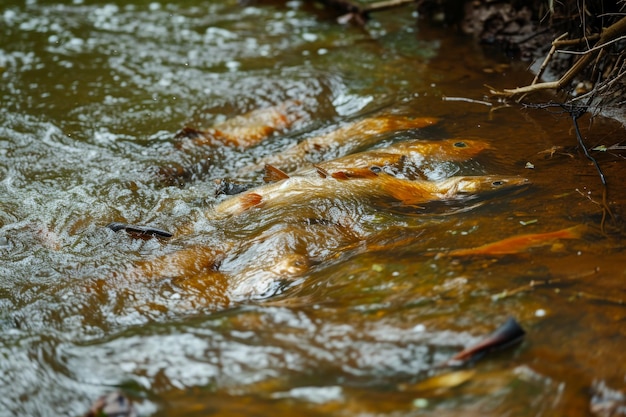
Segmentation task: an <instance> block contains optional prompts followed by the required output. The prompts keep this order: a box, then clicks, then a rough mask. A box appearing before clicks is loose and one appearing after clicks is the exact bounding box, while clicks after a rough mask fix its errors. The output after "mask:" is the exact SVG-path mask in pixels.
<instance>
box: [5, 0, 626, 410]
mask: <svg viewBox="0 0 626 417" xmlns="http://www.w3.org/2000/svg"><path fill="white" fill-rule="evenodd" d="M337 17H338V13H337V12H335V11H333V10H330V9H328V8H324V7H322V6H321V5H319V4H317V3H313V2H305V1H297V0H295V1H287V2H281V1H242V2H237V1H231V0H223V1H201V0H198V1H181V2H172V3H168V2H151V1H142V0H134V1H128V2H126V1H100V0H93V1H91V0H74V1H52V0H51V1H43V0H27V1H25V2H23V1H17V0H4V2H3V3H2V6H1V7H0V107H1V109H2V111H1V112H0V256H1V259H2V262H1V263H0V416H18V415H19V416H61V415H63V416H80V415H83V414H84V413H85V412H86V411H87V410H88V409H89V406H90V404H91V403H92V402H93V401H94V400H95V399H96V398H97V397H99V396H100V395H103V394H106V393H108V392H111V391H114V390H120V391H122V392H124V393H125V394H126V395H128V396H129V397H130V398H131V399H132V400H133V401H134V402H135V404H136V407H137V409H138V411H139V414H140V415H145V416H148V415H149V416H181V415H185V416H195V415H198V416H200V415H202V416H206V415H223V416H226V415H228V416H253V415H254V416H266V415H267V416H269V415H272V416H276V415H304V416H322V415H323V416H416V415H436V416H447V415H464V416H466V415H481V416H484V415H492V416H505V415H506V416H531V415H532V416H553V415H568V416H586V415H589V414H590V413H593V414H594V415H599V416H604V415H611V414H602V412H603V411H602V410H604V408H602V407H605V408H607V409H609V410H613V411H614V412H615V413H621V414H614V415H623V414H624V413H626V412H625V411H624V410H625V409H626V405H625V404H626V392H625V391H624V387H625V386H626V365H625V364H626V353H624V352H625V351H624V346H625V343H626V339H625V336H626V322H625V320H626V310H625V309H624V304H623V302H624V301H623V300H624V297H625V295H626V294H625V293H624V288H626V287H625V286H624V280H625V279H626V261H625V259H626V257H625V256H624V249H623V245H622V242H623V238H622V234H621V225H622V216H623V204H624V202H625V196H624V192H623V189H622V188H623V187H621V186H620V185H619V184H623V181H624V180H625V174H626V170H624V153H623V146H621V143H623V141H624V131H623V128H622V127H621V126H619V125H617V124H616V123H613V122H612V121H610V120H605V119H603V118H601V117H597V118H596V119H595V120H594V122H593V124H592V123H590V121H589V119H588V118H583V119H581V121H580V123H581V127H582V130H583V134H584V136H585V140H586V141H587V145H588V147H589V148H593V147H597V146H600V145H603V146H604V148H596V149H597V150H596V151H592V153H593V154H594V155H595V157H596V158H597V159H598V161H599V163H600V165H601V166H602V168H603V169H604V171H605V175H606V176H607V178H608V182H609V188H608V194H607V200H606V201H607V204H608V207H609V208H610V209H611V214H610V215H607V212H606V211H605V215H604V217H605V220H604V221H603V220H602V218H603V210H602V199H603V198H602V187H601V184H600V180H599V178H598V175H597V173H596V171H595V168H594V166H593V165H592V164H591V163H590V162H589V161H588V160H586V159H585V157H584V155H583V154H582V153H581V152H580V149H577V147H576V139H575V136H574V133H573V130H572V122H571V119H570V118H569V117H568V115H567V114H564V113H563V112H561V111H560V110H559V109H552V110H551V111H546V110H538V109H528V108H523V107H521V106H519V105H516V104H510V105H507V104H505V103H501V102H498V101H497V100H494V99H492V98H490V97H488V96H486V94H487V89H486V87H485V85H491V86H495V87H514V86H516V85H522V84H524V83H528V82H529V81H530V80H532V75H531V74H529V73H528V72H526V65H527V64H528V63H523V62H522V63H520V62H516V61H515V60H513V59H510V58H508V57H506V56H504V55H502V54H501V53H500V52H499V51H496V50H491V49H489V48H483V47H480V46H477V45H475V44H474V43H473V42H472V41H471V40H469V39H464V38H462V37H459V36H457V35H455V34H454V32H453V30H451V29H450V28H447V29H446V28H435V27H431V26H429V25H428V24H427V23H426V22H424V21H421V20H418V19H417V14H416V12H414V10H413V8H412V7H404V8H401V9H395V10H390V11H386V12H381V13H378V14H375V15H373V18H372V20H370V21H369V22H368V23H367V24H366V25H365V26H364V27H361V26H358V25H355V24H340V23H338V22H337V19H336V18H337ZM552 99H555V97H545V100H552ZM285 102H297V103H299V105H300V106H301V109H300V111H301V112H302V114H301V117H299V119H298V120H297V121H296V122H295V123H294V124H293V125H292V126H290V127H289V129H287V130H286V131H284V132H278V133H276V134H273V135H271V136H270V137H269V138H268V139H267V140H265V141H263V142H261V143H260V144H258V145H256V146H252V147H250V148H247V149H242V148H237V147H228V146H214V147H207V148H204V149H194V150H193V151H191V152H181V151H180V150H179V149H178V148H177V147H176V146H175V144H176V140H175V139H174V138H175V136H176V135H177V133H178V132H180V131H181V129H182V128H184V127H193V128H196V129H204V128H209V127H210V126H212V125H215V124H218V123H221V122H224V121H226V120H228V119H231V118H233V117H235V116H237V115H242V114H246V113H248V112H250V111H254V110H256V109H263V108H267V107H270V106H275V105H280V104H281V103H285ZM381 112H382V113H384V114H393V115H402V116H411V117H436V118H438V119H439V122H438V123H437V124H436V125H434V126H431V127H427V128H424V129H414V130H402V131H391V132H386V133H384V134H381V135H379V136H377V137H376V143H374V144H373V145H372V144H370V145H367V146H364V148H376V147H381V146H387V145H390V144H393V143H398V142H401V141H405V140H413V139H433V140H443V139H447V138H459V140H462V139H464V138H465V139H466V138H474V139H478V140H482V141H485V142H486V143H488V144H489V146H490V149H489V150H487V151H485V152H481V153H480V155H478V156H476V157H474V158H471V159H469V160H467V161H462V162H454V163H452V162H445V158H443V160H444V162H441V163H433V164H431V165H427V167H426V172H425V175H426V176H427V177H428V178H431V179H441V178H445V177H449V176H451V175H487V174H489V175H500V176H519V177H525V178H528V179H529V184H530V186H529V187H527V188H525V189H524V190H521V191H518V192H514V193H506V194H502V195H496V196H493V197H492V198H488V199H486V200H480V201H474V200H472V201H471V202H467V203H466V202H461V203H458V202H457V204H452V205H447V204H441V205H437V206H436V207H430V206H429V207H413V208H412V210H406V209H405V210H390V211H384V210H380V209H379V208H376V207H373V206H370V205H366V204H361V201H360V200H358V199H357V200H355V201H353V202H352V203H351V204H352V205H350V206H349V207H348V206H346V207H347V208H346V207H343V208H342V209H343V210H344V211H342V212H341V216H340V217H332V212H331V211H329V213H331V214H330V215H329V216H330V217H329V218H330V219H331V220H333V221H335V220H336V219H340V220H337V222H339V221H341V222H344V223H345V222H346V221H347V220H346V218H350V219H352V220H351V223H350V224H351V225H352V226H351V230H350V231H349V233H348V232H345V233H344V230H343V229H341V230H340V232H337V233H335V234H328V235H324V234H320V236H321V237H319V238H317V239H316V240H307V239H309V238H308V237H307V236H310V235H315V233H318V232H319V233H321V232H320V230H328V229H327V226H326V225H325V223H323V222H322V221H321V220H319V219H317V218H312V217H310V216H309V217H306V219H305V220H306V221H307V222H308V223H307V226H306V228H303V229H298V231H297V232H294V231H293V230H292V229H291V228H290V227H288V226H284V223H281V216H287V215H286V214H284V213H283V212H281V211H280V210H278V211H277V212H272V213H273V214H272V215H273V216H276V218H272V219H273V220H270V219H269V218H268V217H263V216H264V215H263V214H260V215H259V216H260V217H258V216H257V217H254V216H250V217H243V218H242V220H240V221H238V222H235V223H229V224H230V225H231V226H230V227H231V228H230V229H228V230H222V229H220V227H221V226H220V225H221V223H219V222H217V223H216V222H214V221H212V220H211V219H210V218H207V216H206V215H205V214H206V213H207V212H210V211H211V209H212V207H214V206H215V205H216V204H217V203H218V202H220V201H223V200H224V199H225V197H224V196H217V197H216V195H215V190H216V180H220V179H224V178H229V179H236V180H238V181H242V182H244V183H250V184H252V185H258V184H261V183H262V180H261V176H262V174H260V173H259V172H251V171H248V172H246V171H245V170H242V169H244V168H245V167H246V166H249V165H251V164H254V163H256V162H258V161H261V160H263V158H265V157H268V156H271V155H274V154H277V153H279V152H280V151H282V150H283V149H285V148H287V147H288V146H290V145H291V144H294V143H296V142H299V141H302V140H306V139H307V138H309V137H313V136H317V135H322V134H325V133H328V132H331V131H333V130H335V129H337V128H339V127H341V126H345V125H346V124H348V123H350V122H352V121H354V120H359V119H361V118H363V117H367V116H370V115H372V114H380V113H381ZM607 148H608V149H607ZM358 150H363V149H358ZM337 156H340V155H339V154H336V155H333V154H330V155H329V157H337ZM179 171H180V172H183V171H184V175H181V176H176V175H171V173H172V172H179ZM242 172H245V173H242ZM164 173H165V174H164ZM168 173H169V174H168ZM321 201H326V200H323V199H321ZM313 204H316V203H315V202H313ZM346 204H347V203H346ZM320 207H321V206H320ZM335 208H336V207H334V208H333V209H335ZM322 209H324V210H325V208H323V207H321V208H320V210H322ZM329 210H330V209H329ZM299 215H300V213H299V212H298V211H295V210H292V211H291V212H289V214H288V216H292V217H294V218H295V217H298V216H299ZM267 216H269V215H267ZM302 216H304V215H302ZM289 218H291V217H289ZM276 219H278V220H276ZM282 220H283V222H284V221H285V219H284V218H283V219H282ZM324 220H326V219H324ZM112 221H118V222H126V223H130V224H139V225H150V226H153V227H158V228H162V229H166V230H172V231H182V232H179V233H177V234H176V235H175V237H174V238H173V239H172V240H170V241H163V240H157V239H154V238H153V239H146V240H141V239H133V238H132V237H130V236H129V235H127V234H125V233H114V232H112V231H111V230H109V229H107V228H106V227H105V226H106V225H107V224H108V223H110V222H112ZM316 222H317V223H316ZM580 224H584V225H586V227H588V228H589V229H588V232H587V233H585V234H584V236H583V237H581V238H577V239H572V240H557V241H554V242H552V241H550V242H542V244H541V245H539V246H540V247H534V248H524V249H522V250H520V252H519V253H516V254H513V255H497V254H495V255H491V256H479V257H474V258H469V259H465V258H462V259H451V258H450V257H446V256H441V254H442V253H443V254H445V253H446V251H449V250H453V249H460V248H468V247H477V246H480V245H482V244H484V243H488V242H493V241H498V240H501V239H504V238H507V237H511V236H516V235H520V234H525V233H545V232H550V231H555V230H560V229H564V228H569V227H573V226H576V225H580ZM281 225H283V226H281ZM298 233H302V235H300V234H298ZM324 233H325V232H324ZM315 236H317V235H315ZM346 236H347V237H346ZM354 236H366V238H362V239H361V240H359V239H356V240H355V238H354ZM226 240H228V241H235V242H247V241H248V240H249V241H250V242H252V244H251V246H250V248H251V249H246V250H241V253H238V256H236V257H235V256H231V258H228V256H227V257H226V258H225V259H226V260H225V261H224V262H223V264H222V265H221V267H223V268H224V270H227V271H234V272H232V276H231V277H230V278H229V277H228V276H227V277H226V284H224V285H228V279H231V280H235V281H237V280H239V281H237V282H241V281H242V280H244V281H245V282H246V283H250V282H251V283H252V284H254V283H256V282H257V281H258V280H261V277H264V276H266V275H263V274H266V273H267V270H265V269H262V270H261V269H258V270H257V269H255V268H256V267H257V265H261V264H262V265H266V264H267V265H270V266H273V265H275V264H279V266H280V265H282V264H281V262H283V261H284V260H285V259H287V261H289V260H290V259H292V258H291V256H292V255H294V254H295V255H297V256H306V257H311V258H314V260H316V261H315V262H313V263H312V264H311V265H308V264H307V267H308V268H305V270H304V272H301V273H298V274H297V276H296V277H295V278H294V279H291V280H289V281H287V282H283V281H282V280H280V279H274V278H275V277H277V276H278V277H279V278H280V276H279V275H280V274H278V275H276V274H275V273H274V272H272V273H273V274H274V275H272V274H270V275H269V276H270V284H268V285H269V287H267V288H270V289H271V291H270V293H265V294H264V295H263V294H261V296H258V297H250V298H249V299H247V298H246V297H245V296H242V297H240V298H238V299H236V300H235V299H233V300H231V301H230V302H229V301H228V300H226V301H224V300H223V299H221V298H216V297H215V296H214V295H212V294H213V292H214V291H215V288H216V287H215V286H212V285H213V284H212V281H207V280H206V279H204V278H206V277H203V276H200V277H196V279H195V280H194V277H191V280H190V282H189V283H186V284H185V285H183V284H181V283H180V282H177V281H176V280H175V279H169V278H163V279H152V280H150V279H142V277H138V278H137V276H135V275H132V274H127V273H125V271H128V270H129V269H132V267H133V266H134V265H137V264H138V263H140V262H142V261H145V260H150V259H155V258H158V257H159V256H166V255H167V254H171V253H176V252H177V251H182V250H185V249H186V248H189V247H191V246H194V245H195V246H201V247H206V248H224V247H226V248H227V249H226V250H227V251H228V250H229V249H228V248H229V247H227V246H224V245H225V244H224V241H226ZM346 242H347V243H346ZM256 243H258V245H257V244H256ZM544 243H545V244H544ZM280 245H285V246H284V247H286V248H288V249H289V250H291V252H289V251H288V252H287V253H284V252H281V250H279V249H280V248H282V246H280ZM276 248H279V249H276ZM302 248H304V249H302ZM299 251H300V252H299ZM264 256H266V257H267V258H264ZM307 259H308V258H307ZM287 261H285V262H287ZM240 264H245V267H244V266H241V265H240ZM309 266H310V267H309ZM229 268H230V269H229ZM271 271H274V269H272V268H270V272H271ZM209 276H210V277H213V275H209ZM133 277H135V278H137V279H133ZM242 277H244V278H242ZM531 282H532V283H533V284H532V285H531ZM220 285H221V284H220ZM263 285H265V284H263ZM263 288H266V287H263ZM256 295H259V294H256ZM509 316H514V317H515V318H516V319H517V320H518V321H519V322H520V323H521V324H522V326H523V327H524V328H525V330H526V331H527V336H526V339H525V340H524V342H523V343H522V344H521V345H518V346H516V347H514V348H511V349H508V350H505V351H503V352H501V353H497V354H495V355H494V356H490V357H488V358H485V359H484V360H482V361H480V362H478V363H476V364H472V365H471V366H470V369H471V370H473V371H474V372H475V373H473V374H472V377H471V378H469V379H468V380H467V381H459V382H458V383H451V382H449V381H443V382H442V381H439V382H434V383H433V384H431V386H429V387H426V388H425V387H424V386H419V385H416V384H418V383H419V382H420V381H425V380H428V378H429V377H432V376H433V375H437V374H438V373H440V372H441V371H439V370H438V369H437V368H436V365H437V364H440V363H442V362H444V361H445V360H447V359H448V358H449V357H450V356H452V355H453V354H454V353H455V352H458V351H459V350H460V349H462V348H463V347H465V346H468V345H471V344H472V343H475V342H477V341H478V340H480V338H481V337H482V336H484V335H486V334H489V333H490V332H491V331H492V330H493V329H494V328H496V327H498V325H499V324H501V323H502V322H503V321H504V320H505V319H506V318H507V317H509ZM458 375H460V374H458ZM435 381H437V380H435ZM407 386H408V387H409V388H407ZM411 387H413V388H411ZM612 406H613V407H614V408H612V409H611V408H610V407H612ZM620 407H621V408H620ZM598 410H600V411H598ZM615 410H616V411H615ZM620 410H621V411H620Z"/></svg>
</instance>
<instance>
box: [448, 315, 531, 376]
mask: <svg viewBox="0 0 626 417" xmlns="http://www.w3.org/2000/svg"><path fill="white" fill-rule="evenodd" d="M525 334H526V332H525V331H524V329H522V326H520V324H519V323H518V322H517V321H516V320H515V319H514V318H513V317H509V319H508V320H507V321H506V322H505V323H504V324H503V325H502V326H500V327H499V328H498V329H496V330H495V331H494V332H493V333H491V334H490V335H489V336H487V337H486V338H485V339H483V340H481V341H480V342H478V343H477V344H475V345H473V346H470V347H468V348H467V349H464V350H462V351H461V352H459V353H457V354H456V355H454V356H453V357H452V358H450V359H448V360H447V361H446V362H444V363H443V364H442V366H460V365H464V364H466V363H468V362H471V361H476V360H478V359H480V358H481V357H482V356H483V355H485V354H487V353H489V352H493V351H494V350H499V349H503V348H506V347H509V346H511V345H514V344H516V343H519V342H521V341H522V339H523V338H524V335H525Z"/></svg>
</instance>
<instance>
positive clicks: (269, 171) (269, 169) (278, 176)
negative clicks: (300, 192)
mask: <svg viewBox="0 0 626 417" xmlns="http://www.w3.org/2000/svg"><path fill="white" fill-rule="evenodd" d="M264 170H265V176H264V177H263V181H265V182H276V181H280V180H286V179H287V178H289V175H287V174H285V172H284V171H282V170H280V169H278V168H276V167H275V166H273V165H270V164H265V168H264Z"/></svg>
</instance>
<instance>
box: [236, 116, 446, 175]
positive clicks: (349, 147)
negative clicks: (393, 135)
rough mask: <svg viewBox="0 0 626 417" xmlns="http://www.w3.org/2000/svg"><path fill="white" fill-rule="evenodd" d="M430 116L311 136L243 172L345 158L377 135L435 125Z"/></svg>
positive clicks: (387, 119)
mask: <svg viewBox="0 0 626 417" xmlns="http://www.w3.org/2000/svg"><path fill="white" fill-rule="evenodd" d="M437 121H438V119H437V118H434V117H416V118H410V117H405V116H395V115H386V116H376V117H368V118H365V119H362V120H359V121H357V122H353V123H350V124H348V125H346V126H343V127H341V128H339V129H337V130H334V131H332V132H330V133H327V134H325V135H322V136H315V137H312V138H309V139H305V140H304V141H302V142H300V143H298V144H296V145H294V146H293V147H291V148H288V149H286V150H284V151H282V152H280V153H278V154H276V155H271V156H268V157H266V158H263V159H262V160H261V161H259V163H258V164H256V165H252V166H250V167H246V169H245V170H243V171H242V173H243V172H250V171H255V170H260V169H262V168H263V166H264V165H266V164H269V165H273V166H276V167H277V168H280V169H281V170H283V171H287V172H289V171H294V170H296V169H297V168H299V167H300V166H302V165H303V164H304V163H306V162H316V161H320V160H321V159H323V157H324V156H327V155H328V154H329V153H331V152H333V151H336V153H338V154H339V155H346V154H348V153H351V152H353V151H355V150H357V149H359V148H363V147H367V146H371V145H373V144H374V143H376V141H377V140H378V135H381V134H384V133H389V132H394V131H400V130H408V129H419V128H423V127H426V126H430V125H433V124H435V123H437Z"/></svg>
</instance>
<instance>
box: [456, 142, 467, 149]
mask: <svg viewBox="0 0 626 417" xmlns="http://www.w3.org/2000/svg"><path fill="white" fill-rule="evenodd" d="M454 147H455V148H467V143H465V142H455V143H454Z"/></svg>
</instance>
